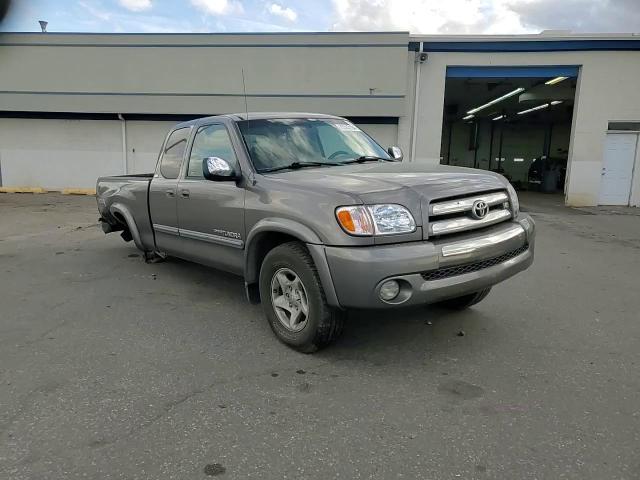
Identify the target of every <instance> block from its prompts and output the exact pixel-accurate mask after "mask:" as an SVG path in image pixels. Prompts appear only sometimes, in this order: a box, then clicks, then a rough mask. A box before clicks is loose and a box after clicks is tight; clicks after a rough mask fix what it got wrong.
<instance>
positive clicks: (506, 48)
mask: <svg viewBox="0 0 640 480" xmlns="http://www.w3.org/2000/svg"><path fill="white" fill-rule="evenodd" d="M422 50H423V51H424V52H570V51H581V50H582V51H593V50H640V39H637V40H635V39H634V40H520V41H486V42H485V41H479V42H469V41H464V42H424V44H423V47H422Z"/></svg>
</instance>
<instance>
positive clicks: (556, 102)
mask: <svg viewBox="0 0 640 480" xmlns="http://www.w3.org/2000/svg"><path fill="white" fill-rule="evenodd" d="M561 103H562V100H554V101H553V102H551V105H560V104H561Z"/></svg>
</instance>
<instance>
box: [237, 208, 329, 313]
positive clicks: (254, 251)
mask: <svg viewBox="0 0 640 480" xmlns="http://www.w3.org/2000/svg"><path fill="white" fill-rule="evenodd" d="M269 233H282V234H286V235H289V236H291V237H293V238H296V239H298V240H300V241H301V242H303V243H305V244H306V246H307V248H308V249H309V253H310V254H311V256H312V258H313V261H314V263H315V265H316V268H317V270H318V274H319V276H320V281H321V282H322V286H323V287H324V290H325V294H326V296H327V301H328V302H329V304H330V305H332V306H336V307H338V306H339V303H338V299H337V296H336V294H335V290H334V288H333V281H332V280H331V274H330V273H329V266H328V264H327V259H326V256H325V254H324V245H323V242H322V240H321V239H320V237H319V236H318V235H317V234H316V233H315V232H314V231H313V230H311V229H310V228H309V227H307V226H306V225H303V224H302V223H300V222H297V221H295V220H290V219H286V218H264V219H262V220H260V221H259V222H258V223H256V224H255V225H254V227H253V228H252V229H251V231H250V232H249V234H248V235H247V241H246V246H245V264H244V278H245V283H246V284H247V285H251V284H255V283H257V282H258V276H259V273H260V262H259V258H258V257H259V255H260V251H261V249H260V248H259V243H260V237H261V236H262V235H265V234H269Z"/></svg>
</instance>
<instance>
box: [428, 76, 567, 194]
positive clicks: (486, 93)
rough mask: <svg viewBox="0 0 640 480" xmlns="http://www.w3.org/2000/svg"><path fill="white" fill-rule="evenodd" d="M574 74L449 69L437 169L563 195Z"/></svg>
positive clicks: (524, 188)
mask: <svg viewBox="0 0 640 480" xmlns="http://www.w3.org/2000/svg"><path fill="white" fill-rule="evenodd" d="M577 73H578V69H577V67H509V68H502V67H449V68H448V69H447V79H446V86H445V100H444V115H443V119H444V120H443V128H442V143H441V154H440V162H441V163H442V164H446V165H456V166H464V167H474V168H481V169H484V170H491V171H495V172H499V173H501V174H503V175H504V176H506V177H507V178H508V179H509V180H510V181H511V182H512V183H513V185H514V186H515V187H516V188H518V189H521V190H531V191H542V192H548V193H553V192H558V193H559V192H562V191H563V190H564V181H565V176H566V170H567V158H568V155H569V143H570V138H571V123H572V117H573V106H574V99H575V92H576V82H577Z"/></svg>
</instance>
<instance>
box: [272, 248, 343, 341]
mask: <svg viewBox="0 0 640 480" xmlns="http://www.w3.org/2000/svg"><path fill="white" fill-rule="evenodd" d="M260 300H261V303H262V308H263V310H264V313H265V315H266V317H267V320H268V321H269V324H270V325H271V329H272V330H273V332H274V333H275V334H276V336H277V337H278V339H280V340H281V341H282V342H284V343H286V344H287V345H289V346H291V347H293V348H295V349H296V350H299V351H301V352H304V353H311V352H315V351H316V350H318V349H320V348H323V347H325V346H327V345H329V344H330V343H331V342H333V341H334V340H335V339H336V338H337V337H338V336H339V335H340V333H341V331H342V326H343V323H344V312H342V311H340V310H337V309H334V308H332V307H330V306H329V305H328V304H327V300H326V298H325V294H324V290H323V288H322V283H321V282H320V278H319V276H318V272H317V270H316V267H315V264H314V263H313V259H312V258H311V255H309V252H308V251H307V249H306V248H305V246H304V245H303V244H301V243H299V242H288V243H284V244H282V245H279V246H277V247H275V248H274V249H273V250H271V251H270V252H269V253H267V255H266V257H265V258H264V261H263V262H262V267H261V269H260Z"/></svg>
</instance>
